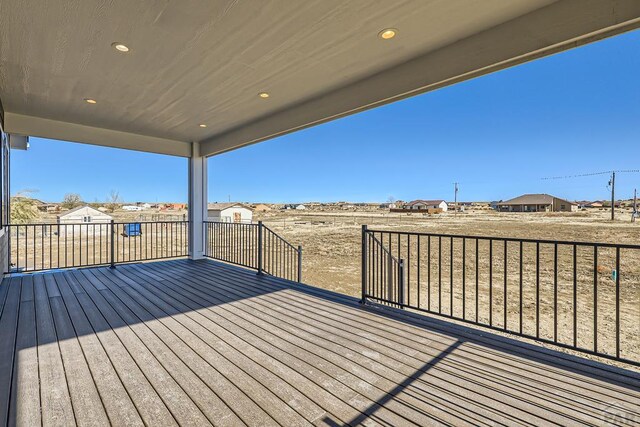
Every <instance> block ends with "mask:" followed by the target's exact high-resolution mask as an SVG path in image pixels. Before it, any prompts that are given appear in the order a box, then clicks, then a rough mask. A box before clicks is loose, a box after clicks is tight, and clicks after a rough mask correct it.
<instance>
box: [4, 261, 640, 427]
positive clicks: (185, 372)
mask: <svg viewBox="0 0 640 427" xmlns="http://www.w3.org/2000/svg"><path fill="white" fill-rule="evenodd" d="M0 307H1V308H2V315H1V317H0V343H1V345H0V415H1V416H2V417H3V422H6V423H8V424H10V425H14V424H17V425H29V426H32V425H40V424H44V425H65V426H67V425H74V424H83V425H107V424H113V425H144V424H146V425H151V426H161V425H175V424H180V425H199V426H200V425H207V424H215V425H231V426H236V425H259V426H266V425H283V426H296V425H309V424H315V425H331V426H336V425H358V424H365V425H385V426H391V425H393V426H400V425H432V424H449V425H456V426H461V425H496V424H507V425H519V424H528V425H551V424H561V425H576V424H586V425H603V424H605V422H607V421H615V422H618V423H622V424H624V423H625V422H626V423H627V424H628V425H638V423H640V375H639V374H638V373H637V372H632V371H629V370H624V369H619V368H615V367H611V366H608V365H604V364H600V363H597V362H593V361H589V360H586V359H583V358H579V357H574V356H571V355H568V354H565V353H561V352H556V351H553V350H548V349H544V348H542V347H538V346H535V345H531V344H528V343H524V342H521V341H517V340H513V339H509V338H504V337H500V336H498V335H495V334H492V333H489V332H483V333H479V332H478V331H477V330H474V329H471V328H468V327H465V326H460V325H455V324H452V323H448V322H446V321H443V320H440V319H434V318H430V317H425V316H420V315H414V314H411V313H407V312H403V311H400V310H395V309H389V308H384V309H383V308H374V307H367V308H363V307H361V306H360V305H359V304H358V301H357V300H356V299H354V298H350V297H346V296H343V295H340V294H336V293H332V292H328V291H324V290H321V289H317V288H313V287H309V286H304V285H298V284H294V283H290V282H284V281H281V280H278V279H274V278H267V277H257V276H256V275H255V273H254V272H251V271H248V270H243V269H240V268H236V267H231V266H228V265H223V264H218V263H214V262H212V261H197V262H192V261H186V260H179V261H166V262H156V263H148V264H137V265H121V266H118V267H117V268H116V269H115V270H111V269H109V268H94V269H84V270H75V271H64V272H55V273H44V274H37V275H24V276H18V277H13V278H7V279H5V280H4V281H3V282H2V285H1V287H0ZM613 417H617V418H613Z"/></svg>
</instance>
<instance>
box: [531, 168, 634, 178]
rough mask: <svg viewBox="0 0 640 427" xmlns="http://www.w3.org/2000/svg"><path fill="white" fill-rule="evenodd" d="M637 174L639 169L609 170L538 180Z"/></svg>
mask: <svg viewBox="0 0 640 427" xmlns="http://www.w3.org/2000/svg"><path fill="white" fill-rule="evenodd" d="M639 172H640V169H626V170H611V171H603V172H590V173H581V174H577V175H564V176H549V177H545V178H540V179H541V180H549V179H570V178H582V177H585V176H596V175H611V174H612V173H639Z"/></svg>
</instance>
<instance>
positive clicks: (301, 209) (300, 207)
mask: <svg viewBox="0 0 640 427" xmlns="http://www.w3.org/2000/svg"><path fill="white" fill-rule="evenodd" d="M296 210H298V211H304V210H307V207H306V206H305V205H298V206H296Z"/></svg>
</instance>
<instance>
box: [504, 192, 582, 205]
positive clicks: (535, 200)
mask: <svg viewBox="0 0 640 427" xmlns="http://www.w3.org/2000/svg"><path fill="white" fill-rule="evenodd" d="M554 199H558V200H561V201H563V202H567V203H570V204H572V205H573V204H575V203H573V202H570V201H568V200H565V199H561V198H560V197H555V196H552V195H550V194H546V193H541V194H523V195H522V196H518V197H514V198H513V199H509V200H505V201H504V202H500V203H498V205H551V204H553V200H554Z"/></svg>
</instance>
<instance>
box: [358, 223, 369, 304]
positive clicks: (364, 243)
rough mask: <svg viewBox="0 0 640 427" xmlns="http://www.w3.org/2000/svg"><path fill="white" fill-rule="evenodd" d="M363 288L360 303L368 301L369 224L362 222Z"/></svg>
mask: <svg viewBox="0 0 640 427" xmlns="http://www.w3.org/2000/svg"><path fill="white" fill-rule="evenodd" d="M361 247H362V260H361V261H362V265H361V267H360V268H361V269H362V278H361V280H362V290H361V297H360V304H364V303H366V302H367V252H368V251H367V249H368V248H367V226H366V225H365V224H362V245H361Z"/></svg>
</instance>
